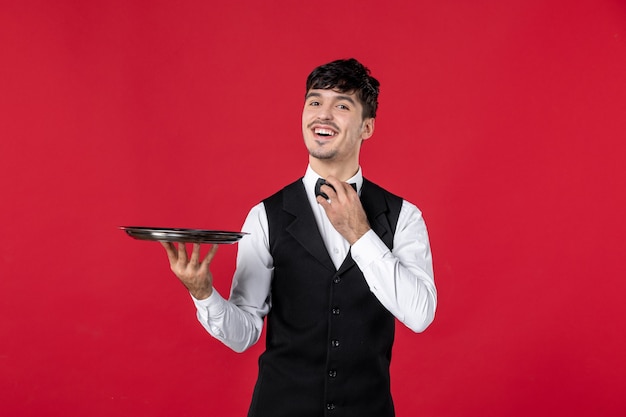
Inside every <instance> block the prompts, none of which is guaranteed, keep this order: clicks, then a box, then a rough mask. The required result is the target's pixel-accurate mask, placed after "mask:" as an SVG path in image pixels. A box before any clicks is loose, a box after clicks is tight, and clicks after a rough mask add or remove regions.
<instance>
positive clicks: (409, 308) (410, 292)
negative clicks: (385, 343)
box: [351, 205, 437, 332]
mask: <svg viewBox="0 0 626 417" xmlns="http://www.w3.org/2000/svg"><path fill="white" fill-rule="evenodd" d="M409 207H410V208H411V210H407V212H408V213H409V215H408V216H405V217H406V219H405V220H406V221H404V220H403V221H401V222H399V223H398V228H397V230H396V235H395V237H394V250H393V252H391V251H390V250H389V249H388V248H387V247H386V246H385V244H384V243H383V242H382V241H381V240H380V239H379V238H378V236H376V234H375V233H374V232H371V231H370V232H368V233H367V234H365V235H364V236H363V237H362V238H361V239H359V240H358V241H357V242H356V243H355V244H354V245H353V247H352V249H351V250H352V257H353V258H354V260H355V262H356V263H357V265H358V266H359V268H360V269H361V271H363V275H364V276H365V280H366V281H367V283H368V285H369V287H370V290H371V291H372V293H373V294H374V295H375V296H376V297H377V298H378V299H379V301H380V302H381V304H383V305H384V306H385V308H387V309H388V310H389V311H390V312H391V313H392V314H393V315H394V316H395V317H396V318H397V319H398V320H400V321H401V322H402V323H404V324H405V325H406V326H407V327H409V328H410V329H411V330H413V331H415V332H421V331H423V330H425V329H426V328H427V327H428V326H429V325H430V323H431V322H432V321H433V319H434V316H435V310H436V307H437V290H436V287H435V282H434V278H433V268H432V258H431V253H430V246H429V242H428V235H427V233H426V227H425V225H424V222H423V220H422V218H421V213H420V212H419V210H416V209H413V207H414V206H410V205H409ZM404 214H406V213H404Z"/></svg>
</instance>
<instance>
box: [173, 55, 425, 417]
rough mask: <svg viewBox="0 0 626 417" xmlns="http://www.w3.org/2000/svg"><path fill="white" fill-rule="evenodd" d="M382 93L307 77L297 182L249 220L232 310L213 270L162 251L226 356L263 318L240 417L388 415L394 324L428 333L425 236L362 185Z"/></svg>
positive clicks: (342, 65)
mask: <svg viewBox="0 0 626 417" xmlns="http://www.w3.org/2000/svg"><path fill="white" fill-rule="evenodd" d="M378 91H379V83H378V81H377V80H376V79H375V78H373V77H372V76H371V75H370V73H369V70H368V69H367V68H365V67H364V66H363V65H361V64H360V63H359V62H358V61H356V60H354V59H348V60H338V61H334V62H331V63H328V64H326V65H322V66H320V67H318V68H316V69H315V70H313V72H312V73H311V74H310V75H309V77H308V79H307V83H306V96H305V102H304V109H303V111H302V134H303V137H304V143H305V145H306V148H307V149H308V152H309V166H308V167H307V170H306V173H305V175H304V177H303V178H301V179H299V180H297V181H295V182H294V183H292V184H290V185H288V186H286V187H285V188H283V189H282V190H281V191H279V192H278V193H276V194H274V195H273V196H271V197H269V198H267V199H265V200H264V201H263V202H261V203H260V204H258V205H257V206H255V207H254V208H252V210H251V211H250V213H249V214H248V217H247V219H246V221H245V223H244V226H243V230H244V231H246V232H249V233H250V235H248V236H246V237H244V238H243V239H242V240H241V241H240V243H239V251H238V255H237V270H236V272H235V276H234V278H233V285H232V290H231V295H230V298H229V300H225V299H224V298H222V297H221V296H220V294H218V293H217V291H214V290H213V286H212V280H213V278H212V275H211V272H210V269H209V266H210V262H211V260H212V259H213V257H214V255H215V251H216V249H217V246H213V247H212V248H211V250H210V251H209V253H208V254H207V256H206V257H205V258H204V259H202V260H201V259H199V245H194V247H193V250H192V254H191V256H190V257H189V258H188V256H187V252H186V249H185V245H178V248H176V247H175V246H174V245H173V244H171V243H163V245H164V247H165V249H166V251H167V255H168V258H169V261H170V265H171V268H172V270H173V272H174V273H175V274H176V275H177V276H178V278H179V279H180V280H181V281H182V282H183V284H184V285H185V286H186V287H187V289H188V290H189V291H190V293H191V295H192V296H193V300H194V303H195V305H196V307H197V312H198V319H199V320H200V322H201V323H202V325H203V326H204V327H205V328H206V330H207V331H208V332H209V333H210V334H211V335H213V336H214V337H215V338H217V339H219V340H221V341H222V342H223V343H225V344H226V345H227V346H229V347H230V348H232V349H233V350H235V351H237V352H241V351H244V350H245V349H247V348H248V347H250V346H251V345H253V344H254V343H255V342H256V341H257V340H258V338H259V335H260V333H261V329H262V327H263V320H264V318H265V317H266V316H267V341H266V351H265V352H264V353H263V354H262V355H261V357H260V359H259V377H258V380H257V384H256V386H255V390H254V394H253V398H252V404H251V406H250V411H249V416H250V417H283V416H284V417H308V416H311V417H314V416H315V417H317V416H321V415H329V416H352V417H354V416H359V417H367V416H372V417H388V416H389V417H390V416H393V415H394V408H393V402H392V399H391V393H390V380H389V364H390V360H391V349H392V344H393V338H394V326H395V318H397V319H398V320H399V321H401V322H402V323H404V324H405V325H406V326H408V327H409V328H411V329H412V330H413V331H416V332H421V331H423V330H424V329H425V328H426V327H427V326H428V325H429V324H430V323H431V322H432V320H433V318H434V314H435V309H436V303H437V295H436V289H435V284H434V280H433V270H432V259H431V254H430V246H429V242H428V235H427V232H426V226H425V224H424V221H423V219H422V216H421V212H420V211H419V210H418V209H417V207H415V206H414V205H413V204H411V203H409V202H407V201H405V200H403V199H401V198H400V197H397V196H395V195H393V194H391V193H389V192H387V191H385V190H384V189H382V188H380V187H378V186H377V185H375V184H373V183H372V182H370V181H368V180H367V179H365V178H363V176H362V173H361V168H360V165H359V152H360V149H361V145H362V144H363V142H364V141H365V140H367V139H369V138H370V137H371V136H372V134H373V133H374V127H375V117H376V110H377V106H378V101H377V98H378ZM322 178H323V179H324V180H325V182H324V181H322V180H321V179H322Z"/></svg>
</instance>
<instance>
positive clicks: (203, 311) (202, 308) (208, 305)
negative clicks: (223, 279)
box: [189, 288, 227, 319]
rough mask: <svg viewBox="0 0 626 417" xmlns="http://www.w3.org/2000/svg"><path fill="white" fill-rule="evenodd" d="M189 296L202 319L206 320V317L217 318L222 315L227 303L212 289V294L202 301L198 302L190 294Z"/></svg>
mask: <svg viewBox="0 0 626 417" xmlns="http://www.w3.org/2000/svg"><path fill="white" fill-rule="evenodd" d="M189 295H190V296H191V299H192V300H193V303H194V304H195V306H196V309H197V310H198V313H199V314H200V315H201V316H202V317H203V318H205V319H206V318H208V317H219V316H221V315H223V314H224V311H225V306H224V304H225V303H227V301H226V300H225V299H224V297H222V296H221V295H220V293H219V292H217V290H216V289H215V288H213V292H212V293H211V295H209V296H208V297H207V298H204V299H202V300H198V299H197V298H196V297H194V296H193V295H191V294H189Z"/></svg>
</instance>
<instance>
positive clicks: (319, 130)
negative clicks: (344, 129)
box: [313, 127, 337, 138]
mask: <svg viewBox="0 0 626 417" xmlns="http://www.w3.org/2000/svg"><path fill="white" fill-rule="evenodd" d="M313 133H315V134H316V135H317V136H321V137H325V138H329V137H332V136H335V135H336V134H337V132H335V131H334V130H331V129H327V128H323V127H316V128H315V129H313Z"/></svg>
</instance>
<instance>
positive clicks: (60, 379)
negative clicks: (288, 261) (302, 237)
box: [0, 0, 626, 417]
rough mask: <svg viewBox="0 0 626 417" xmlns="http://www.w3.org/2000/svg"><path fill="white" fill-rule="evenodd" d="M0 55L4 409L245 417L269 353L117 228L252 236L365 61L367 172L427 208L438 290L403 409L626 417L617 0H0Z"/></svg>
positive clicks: (406, 339)
mask: <svg viewBox="0 0 626 417" xmlns="http://www.w3.org/2000/svg"><path fill="white" fill-rule="evenodd" d="M0 45H1V47H0V48H1V50H0V51H1V53H0V59H1V60H2V61H1V65H0V135H1V141H0V186H1V188H0V191H1V195H2V202H1V205H0V219H1V220H2V227H1V230H0V243H1V245H2V249H1V250H0V294H1V297H2V301H1V303H0V404H1V408H2V411H0V413H1V414H2V415H7V416H43V415H45V416H87V415H89V416H114V415H115V416H130V415H133V416H134V415H138V416H174V415H175V416H192V415H216V416H242V415H244V414H245V411H246V410H247V407H248V401H249V398H250V394H251V391H252V387H253V383H254V380H255V377H256V360H257V356H258V354H259V353H260V352H261V351H262V347H263V346H262V344H263V343H259V344H258V345H256V346H255V347H253V348H252V349H251V350H250V351H248V352H246V353H244V354H235V353H233V352H231V351H229V350H228V349H227V348H225V347H224V346H222V345H221V344H220V343H219V342H217V341H215V340H213V339H211V338H210V337H209V336H208V335H207V334H205V332H204V330H203V329H202V328H201V326H200V325H199V324H198V323H197V322H196V319H195V316H194V307H193V305H192V303H191V300H190V299H189V296H188V294H187V293H186V291H185V290H184V288H183V287H182V286H181V285H180V284H179V283H178V282H177V280H176V279H175V278H174V277H173V275H172V274H171V273H170V271H169V268H168V265H167V261H166V258H165V255H164V253H163V251H162V249H161V248H160V247H159V246H158V245H157V244H154V243H149V242H141V241H135V240H132V239H130V238H128V237H127V236H125V235H124V234H123V232H121V231H120V230H118V229H117V227H118V226H119V225H126V224H133V225H161V226H172V227H174V226H177V227H198V228H214V229H235V230H238V229H239V227H240V226H241V224H242V222H243V219H244V217H245V215H246V213H247V211H248V209H249V208H250V207H251V206H253V205H254V204H256V203H257V202H258V201H259V200H260V199H262V198H263V197H265V196H267V195H269V194H270V193H272V192H274V191H275V190H277V189H278V188H279V187H281V186H282V185H284V184H286V183H287V182H288V181H291V180H293V179H295V178H297V177H298V176H300V175H302V174H303V173H304V169H305V166H306V162H307V158H306V152H305V150H304V147H303V145H302V139H301V132H300V113H301V107H302V100H303V95H304V80H305V77H306V75H307V74H308V73H309V71H310V70H311V69H313V67H315V66H316V65H318V64H321V63H324V62H327V61H330V60H333V59H336V58H342V57H350V56H354V57H356V58H357V59H360V60H361V61H363V62H364V63H365V64H366V65H368V66H369V67H370V68H371V69H372V71H373V74H374V75H375V76H376V77H377V78H379V80H380V81H381V83H382V93H381V97H380V111H379V116H378V120H377V130H376V133H375V135H374V137H373V138H372V139H371V140H369V141H368V142H367V143H366V144H365V146H364V148H363V152H362V165H363V168H364V172H365V175H366V176H367V177H369V178H370V179H372V180H374V181H376V182H378V183H380V184H381V185H383V186H385V187H386V188H388V189H389V190H391V191H393V192H395V193H397V194H400V195H402V196H404V197H405V198H407V199H408V200H410V201H412V202H414V203H416V204H417V205H418V206H419V207H420V208H421V209H422V210H423V212H424V216H425V218H426V221H427V225H428V227H429V232H430V235H431V244H432V249H433V254H434V262H435V272H436V282H437V285H438V290H439V308H438V312H437V317H436V319H435V322H434V323H433V325H432V326H431V327H430V328H429V329H428V330H427V331H426V332H425V333H423V334H420V335H416V334H412V333H411V332H410V331H408V330H405V329H404V328H401V327H398V334H397V340H396V345H395V350H394V361H393V365H392V373H393V386H392V388H393V393H394V396H395V400H396V408H397V411H398V415H399V416H414V415H419V416H437V417H445V416H450V417H464V416H467V417H475V416H486V417H489V416H493V417H500V416H527V415H533V416H623V415H625V414H626V397H625V396H624V391H625V390H626V380H625V379H626V354H624V351H625V350H626V332H624V328H625V324H626V307H625V304H624V302H623V299H624V296H625V295H626V283H625V282H626V279H625V278H626V267H625V262H624V259H623V252H624V249H625V248H626V245H625V243H624V242H625V239H624V235H625V232H626V221H625V220H624V209H625V204H624V203H625V193H624V190H625V189H626V172H625V169H624V160H625V159H626V156H625V155H626V152H625V150H626V145H625V140H626V137H625V134H624V132H626V104H625V103H626V3H624V2H623V1H617V0H615V1H612V0H582V1H565V0H554V1H545V0H530V1H529V0H512V1H507V2H499V1H474V2H469V1H467V2H463V1H453V0H442V1H438V2H433V1H416V2H410V1H397V2H395V1H386V2H374V1H362V0H360V1H355V0H350V1H343V2H335V1H319V2H314V3H306V2H292V1H287V0H278V1H271V2H255V1H252V0H245V1H243V2H210V1H209V2H207V1H199V0H198V1H185V2H164V1H115V2H112V1H107V2H104V1H102V2H100V1H90V2H83V1H71V0H58V1H54V2H52V1H3V2H2V3H1V4H0ZM236 249H237V248H236V245H235V246H223V247H221V248H220V251H219V253H218V258H217V259H216V260H215V265H214V268H213V269H214V273H215V275H216V276H217V278H216V285H217V288H218V289H219V290H220V291H221V292H222V293H223V294H227V293H228V289H229V287H230V279H231V276H232V275H231V274H232V272H233V268H234V257H235V253H236Z"/></svg>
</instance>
